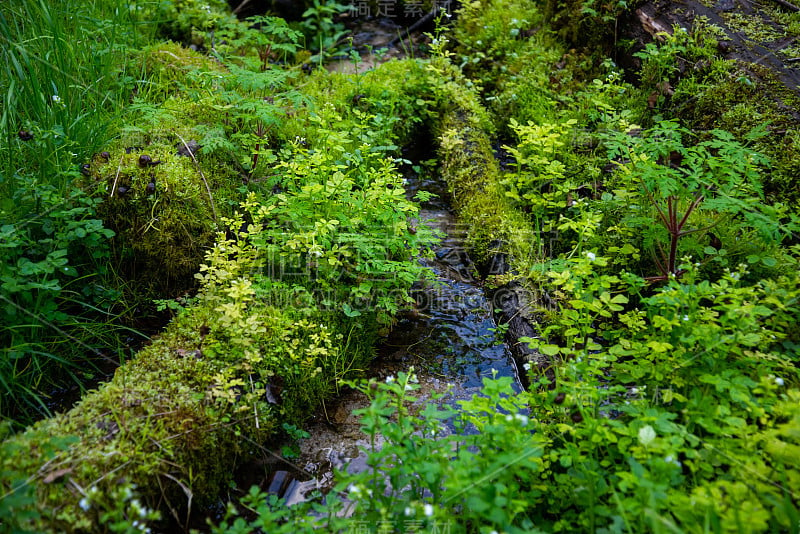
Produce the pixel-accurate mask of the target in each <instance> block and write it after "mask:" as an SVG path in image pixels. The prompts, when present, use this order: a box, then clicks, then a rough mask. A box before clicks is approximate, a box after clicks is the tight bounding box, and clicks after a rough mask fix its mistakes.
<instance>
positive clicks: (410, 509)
mask: <svg viewBox="0 0 800 534" xmlns="http://www.w3.org/2000/svg"><path fill="white" fill-rule="evenodd" d="M404 513H405V514H406V515H407V516H412V515H414V510H413V509H412V508H411V507H410V506H406V509H405V512H404Z"/></svg>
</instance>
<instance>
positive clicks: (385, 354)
mask: <svg viewBox="0 0 800 534" xmlns="http://www.w3.org/2000/svg"><path fill="white" fill-rule="evenodd" d="M407 189H408V192H409V194H411V195H413V194H414V193H415V192H416V191H417V190H425V191H429V192H433V193H436V194H437V195H438V197H437V198H434V199H433V200H431V201H428V202H426V203H425V204H423V206H422V208H423V209H422V211H421V214H420V219H421V222H423V221H424V222H425V224H428V225H430V226H432V227H434V228H436V229H438V230H440V231H441V232H442V234H443V238H442V240H441V242H440V243H439V244H438V245H437V246H436V247H434V250H433V252H434V258H433V259H423V260H420V261H422V262H423V263H424V264H425V265H426V266H428V267H429V268H430V269H432V270H433V272H434V273H435V274H436V277H437V280H438V283H436V284H431V283H427V284H424V285H422V284H420V285H419V287H417V288H416V289H415V291H414V297H415V299H416V302H417V306H416V309H415V310H414V311H413V312H412V313H408V314H405V315H404V316H403V317H402V319H401V320H400V321H399V322H398V323H397V324H396V325H395V327H394V328H393V330H392V332H391V334H390V335H389V336H387V338H386V339H385V340H384V342H383V343H382V344H381V346H380V347H379V349H378V357H377V358H376V359H375V361H374V362H373V364H372V366H371V368H370V369H369V371H368V373H367V375H368V376H369V377H370V378H373V379H376V380H386V379H387V378H388V377H390V376H395V375H396V374H397V373H398V372H400V371H404V372H408V371H409V369H410V368H411V367H412V366H413V368H414V373H415V374H416V375H417V377H418V379H419V384H420V386H421V387H420V389H419V390H418V391H416V392H415V394H414V396H415V397H417V398H418V399H420V401H419V402H426V401H428V400H430V399H431V397H432V395H433V394H441V393H445V392H447V393H446V396H445V397H444V398H443V399H441V400H440V401H438V402H446V403H448V404H450V405H451V406H456V405H457V404H456V402H457V401H458V400H459V399H468V398H470V397H472V396H473V395H475V394H477V393H478V392H479V390H480V388H481V385H482V381H483V378H484V377H492V376H498V377H499V376H510V377H513V378H514V383H515V388H516V389H517V390H520V389H521V388H522V386H521V384H520V381H519V376H518V373H517V369H516V364H515V362H514V359H513V357H512V356H511V354H510V352H509V351H508V348H507V347H506V346H505V345H504V344H503V343H502V342H501V341H499V340H502V335H500V334H496V333H495V329H496V324H495V322H494V320H493V318H492V316H493V313H492V312H493V310H492V306H491V303H490V301H489V300H488V299H487V297H486V295H485V294H484V291H483V289H482V288H481V284H480V281H479V279H478V278H477V273H476V270H475V268H474V266H473V265H472V262H471V261H470V259H469V256H468V254H467V252H466V250H465V248H464V237H465V234H466V229H465V228H463V227H462V226H460V225H459V224H458V223H457V221H456V219H455V217H454V216H453V214H452V213H451V212H450V210H449V209H448V205H447V194H446V191H445V189H444V187H443V185H442V184H441V183H440V182H439V181H437V180H421V179H419V178H416V177H412V178H410V179H409V180H408V183H407ZM367 405H368V401H367V398H366V396H365V395H363V394H362V393H360V392H357V391H349V392H346V393H344V394H343V395H342V396H341V397H340V398H339V399H338V400H337V401H336V402H335V403H334V404H332V405H331V404H329V405H328V406H326V408H325V410H324V412H323V413H322V414H320V416H319V417H318V418H317V421H316V422H315V423H313V424H312V425H311V426H309V427H307V428H306V430H307V431H308V432H309V433H310V435H311V437H309V438H308V439H304V440H302V441H301V442H300V443H299V448H300V456H299V458H298V459H296V460H295V461H294V463H295V465H296V466H298V467H301V468H302V472H300V473H298V472H297V470H292V469H291V468H287V466H286V465H282V464H281V463H280V462H276V463H275V464H274V466H273V468H272V472H271V474H270V475H269V477H268V479H267V481H266V486H265V487H266V488H268V489H269V491H270V492H272V493H276V494H278V495H279V496H281V497H284V498H285V499H286V501H287V503H289V504H291V503H294V502H298V501H302V500H303V499H304V494H305V493H306V492H307V491H309V490H314V489H322V490H323V491H325V490H327V489H329V488H330V487H331V486H332V485H333V473H334V470H335V469H346V470H348V471H349V472H351V473H354V472H359V471H362V470H365V469H366V468H367V465H366V459H367V456H366V453H365V452H364V449H368V447H369V438H368V436H366V435H365V434H363V433H362V432H361V430H360V423H359V421H358V418H357V417H356V416H354V415H353V411H354V410H356V409H359V408H364V407H366V406H367ZM378 445H380V440H379V441H378Z"/></svg>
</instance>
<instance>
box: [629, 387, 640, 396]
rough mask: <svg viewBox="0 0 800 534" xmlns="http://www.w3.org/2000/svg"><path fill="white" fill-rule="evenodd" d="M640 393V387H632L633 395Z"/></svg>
mask: <svg viewBox="0 0 800 534" xmlns="http://www.w3.org/2000/svg"><path fill="white" fill-rule="evenodd" d="M638 393H639V388H631V395H637V394H638Z"/></svg>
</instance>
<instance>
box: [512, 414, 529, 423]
mask: <svg viewBox="0 0 800 534" xmlns="http://www.w3.org/2000/svg"><path fill="white" fill-rule="evenodd" d="M514 418H515V419H516V420H517V421H519V422H520V423H522V426H528V416H527V415H522V414H521V413H518V414H516V415H514Z"/></svg>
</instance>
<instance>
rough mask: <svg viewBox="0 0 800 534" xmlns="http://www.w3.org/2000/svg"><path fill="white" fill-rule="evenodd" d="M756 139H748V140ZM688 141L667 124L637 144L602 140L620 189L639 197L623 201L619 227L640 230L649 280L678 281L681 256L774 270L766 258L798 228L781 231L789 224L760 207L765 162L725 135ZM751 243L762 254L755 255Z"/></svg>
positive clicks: (624, 137) (778, 210) (623, 137)
mask: <svg viewBox="0 0 800 534" xmlns="http://www.w3.org/2000/svg"><path fill="white" fill-rule="evenodd" d="M758 135H761V134H760V132H759V131H754V132H752V133H751V135H750V139H755V138H756V137H757V136H758ZM689 137H691V133H690V132H688V131H687V130H685V129H682V128H680V127H679V125H678V124H677V123H676V122H673V121H664V122H660V123H659V124H658V125H657V126H656V127H654V128H653V129H651V130H648V131H645V132H643V133H642V134H641V135H640V136H631V135H628V134H625V133H614V134H611V135H610V136H608V137H607V142H606V147H607V149H608V155H609V158H610V159H612V160H614V161H618V162H620V163H619V164H618V167H619V169H620V171H619V172H620V173H621V174H617V177H618V178H619V179H620V180H621V182H620V183H621V184H622V185H624V186H625V187H626V188H628V190H632V191H635V192H636V193H637V195H638V196H636V197H632V198H628V199H625V200H624V201H625V202H627V203H628V209H629V211H630V212H631V213H632V215H631V216H628V217H625V218H624V224H625V225H627V226H629V227H633V228H637V229H638V230H640V231H641V233H642V239H643V245H644V247H645V248H648V249H651V250H653V252H654V254H653V255H654V261H655V264H656V267H657V269H658V270H659V272H660V274H659V275H656V276H652V277H650V278H649V279H650V280H660V281H663V280H666V279H668V278H669V277H670V276H680V275H681V274H682V272H681V271H680V269H679V267H678V264H679V262H680V258H681V257H682V256H684V255H686V254H690V255H692V256H694V257H699V258H704V257H705V258H707V259H712V258H713V259H715V260H717V261H720V262H722V263H723V265H729V264H728V263H727V260H726V259H725V256H726V255H728V254H731V255H733V256H734V257H735V256H736V255H738V256H739V257H740V258H741V257H742V256H747V257H748V258H751V259H754V258H757V260H756V261H762V262H763V263H764V265H766V266H775V265H776V264H777V263H778V259H776V258H773V257H771V256H770V254H769V252H768V251H776V249H775V247H776V245H778V244H780V242H781V241H782V240H784V239H786V238H787V237H788V236H790V235H791V232H792V230H793V229H795V228H796V227H797V223H796V221H795V220H794V219H790V220H789V222H788V224H782V223H781V219H782V218H787V217H789V215H788V214H787V213H786V211H785V210H784V208H783V207H782V206H780V205H774V206H765V205H764V204H763V196H762V192H761V185H760V171H761V169H762V168H764V166H765V165H766V164H767V161H766V159H765V158H764V157H763V156H761V155H760V154H758V153H756V152H754V151H753V150H751V149H749V148H748V147H747V146H745V145H742V144H740V143H738V142H737V141H736V140H735V139H734V138H733V136H732V135H731V134H730V133H728V132H724V131H721V130H714V131H712V132H710V139H707V140H703V141H700V142H698V143H696V144H693V145H689V146H686V144H685V142H684V138H689ZM636 188H638V191H637V189H636ZM620 200H623V199H622V198H620ZM654 223H655V224H654ZM704 239H705V240H708V241H706V243H704ZM722 239H725V240H726V241H727V243H725V242H722ZM756 239H757V241H756ZM756 243H761V247H762V248H761V251H758V250H754V248H755V244H756ZM751 247H752V248H751ZM737 249H738V250H737Z"/></svg>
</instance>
